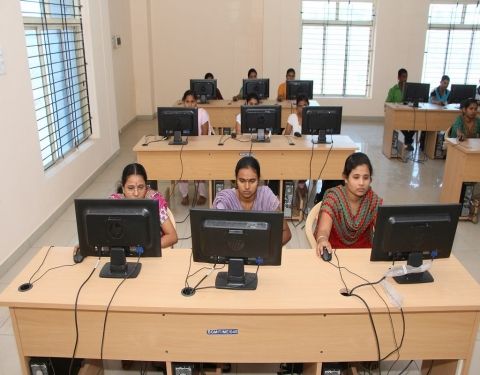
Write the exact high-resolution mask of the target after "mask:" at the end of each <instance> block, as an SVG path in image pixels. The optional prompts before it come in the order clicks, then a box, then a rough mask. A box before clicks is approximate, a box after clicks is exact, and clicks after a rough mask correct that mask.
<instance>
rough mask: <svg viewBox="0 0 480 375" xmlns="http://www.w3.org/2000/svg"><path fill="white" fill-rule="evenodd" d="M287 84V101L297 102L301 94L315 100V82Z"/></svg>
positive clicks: (292, 82)
mask: <svg viewBox="0 0 480 375" xmlns="http://www.w3.org/2000/svg"><path fill="white" fill-rule="evenodd" d="M286 82H287V100H296V99H297V96H298V95H300V94H303V95H306V96H307V97H308V99H313V81H306V80H290V81H286Z"/></svg>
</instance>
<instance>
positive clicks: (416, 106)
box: [412, 100, 419, 108]
mask: <svg viewBox="0 0 480 375" xmlns="http://www.w3.org/2000/svg"><path fill="white" fill-rule="evenodd" d="M412 107H413V108H418V107H419V105H418V100H414V101H413V104H412Z"/></svg>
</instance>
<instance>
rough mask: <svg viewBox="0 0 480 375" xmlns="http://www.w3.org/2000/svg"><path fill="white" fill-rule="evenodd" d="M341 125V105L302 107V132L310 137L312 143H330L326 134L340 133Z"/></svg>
mask: <svg viewBox="0 0 480 375" xmlns="http://www.w3.org/2000/svg"><path fill="white" fill-rule="evenodd" d="M341 127H342V107H324V106H320V107H308V106H307V107H304V108H303V114H302V134H311V135H318V137H317V138H315V137H312V142H313V143H330V142H328V141H327V134H340V130H341Z"/></svg>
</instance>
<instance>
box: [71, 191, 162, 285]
mask: <svg viewBox="0 0 480 375" xmlns="http://www.w3.org/2000/svg"><path fill="white" fill-rule="evenodd" d="M75 216H76V219H77V231H78V241H79V245H80V252H81V254H82V255H83V256H97V257H100V256H110V257H111V261H110V263H107V264H106V265H105V266H104V268H103V269H102V271H101V272H100V277H119V278H124V277H126V276H129V277H136V275H138V272H139V271H140V268H141V263H127V262H126V260H125V258H126V257H139V256H142V257H160V256H162V250H161V245H160V237H161V230H160V218H159V214H158V202H157V201H155V200H152V199H75Z"/></svg>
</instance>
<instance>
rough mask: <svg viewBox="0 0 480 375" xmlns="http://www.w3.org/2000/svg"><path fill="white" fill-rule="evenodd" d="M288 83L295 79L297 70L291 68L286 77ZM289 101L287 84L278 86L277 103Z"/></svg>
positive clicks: (283, 83)
mask: <svg viewBox="0 0 480 375" xmlns="http://www.w3.org/2000/svg"><path fill="white" fill-rule="evenodd" d="M285 78H286V81H292V80H294V79H295V69H293V68H289V69H288V70H287V74H286V76H285ZM285 99H287V82H282V83H280V85H278V90H277V101H279V102H281V101H282V100H285Z"/></svg>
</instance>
